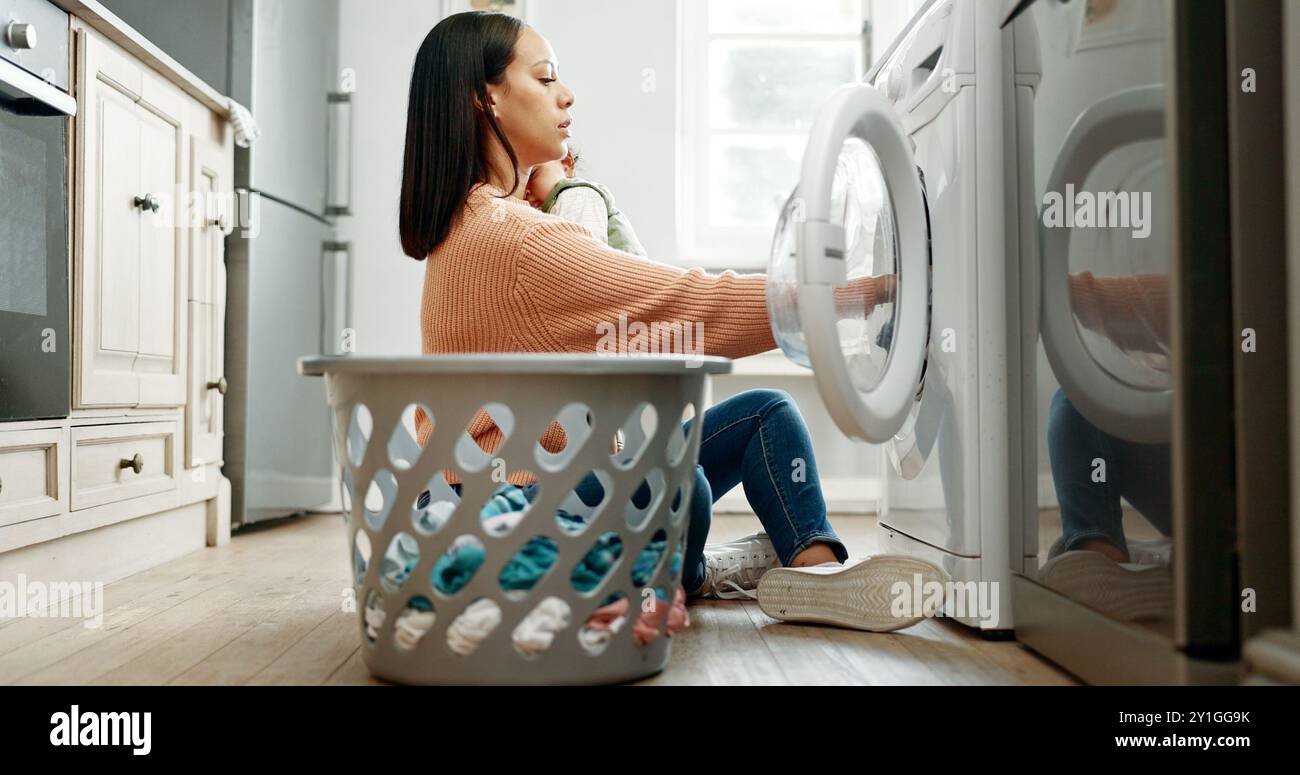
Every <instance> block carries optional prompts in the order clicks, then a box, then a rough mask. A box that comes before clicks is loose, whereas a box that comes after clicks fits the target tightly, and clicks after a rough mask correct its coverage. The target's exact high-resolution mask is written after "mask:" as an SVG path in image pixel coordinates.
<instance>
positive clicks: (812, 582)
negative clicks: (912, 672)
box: [758, 554, 947, 632]
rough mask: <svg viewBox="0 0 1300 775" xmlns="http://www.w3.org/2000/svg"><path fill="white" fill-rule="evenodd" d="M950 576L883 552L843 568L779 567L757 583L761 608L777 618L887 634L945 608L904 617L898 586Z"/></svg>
mask: <svg viewBox="0 0 1300 775" xmlns="http://www.w3.org/2000/svg"><path fill="white" fill-rule="evenodd" d="M946 578H947V577H946V576H945V574H944V572H943V570H942V569H941V568H939V567H938V566H937V565H934V564H932V563H929V562H926V561H925V560H921V559H918V558H916V557H910V556H907V555H902V554H881V555H876V556H874V557H867V558H866V559H864V560H859V561H857V562H853V561H850V564H847V565H840V564H839V563H837V562H827V563H822V564H821V565H810V566H807V567H802V568H778V569H777V570H774V571H772V572H771V573H768V574H767V575H766V576H764V577H763V580H762V582H761V583H760V584H759V585H758V605H759V607H760V608H762V609H763V613H765V614H767V615H768V616H770V617H772V618H773V619H781V620H783V621H788V622H813V623H816V624H830V625H835V626H837V627H848V628H851V629H855V630H868V631H871V632H888V631H890V630H898V629H902V628H903V627H910V626H911V625H913V624H916V623H917V622H919V621H921V620H922V619H924V618H925V617H926V616H927V615H931V616H933V615H936V614H937V613H938V611H939V610H942V606H943V603H942V601H941V600H936V601H934V602H935V603H937V608H936V610H930V611H913V610H911V609H912V606H911V605H910V601H911V600H912V595H911V594H910V593H909V594H908V600H909V604H908V605H906V606H904V607H903V610H904V611H905V613H903V614H900V613H898V609H899V607H898V606H895V605H894V603H895V598H896V597H897V586H896V585H898V584H900V583H901V584H903V585H904V586H905V587H906V588H907V589H908V590H911V589H912V588H913V587H914V586H915V585H916V584H917V582H918V581H919V582H920V584H921V589H922V590H924V589H926V588H927V587H926V586H925V585H928V584H929V583H930V582H938V583H940V584H942V583H943V582H944V580H945V579H946Z"/></svg>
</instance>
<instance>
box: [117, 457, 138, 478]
mask: <svg viewBox="0 0 1300 775" xmlns="http://www.w3.org/2000/svg"><path fill="white" fill-rule="evenodd" d="M118 468H129V469H131V470H132V471H134V472H135V473H137V474H138V473H140V472H141V471H143V470H144V458H143V457H141V456H140V453H139V452H137V453H135V457H133V458H131V459H130V460H127V459H126V458H122V462H121V463H119V464H118Z"/></svg>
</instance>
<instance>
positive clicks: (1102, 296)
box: [1069, 272, 1169, 353]
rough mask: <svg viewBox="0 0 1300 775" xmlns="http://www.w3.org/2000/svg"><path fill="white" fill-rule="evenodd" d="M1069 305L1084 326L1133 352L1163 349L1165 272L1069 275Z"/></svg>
mask: <svg viewBox="0 0 1300 775" xmlns="http://www.w3.org/2000/svg"><path fill="white" fill-rule="evenodd" d="M1069 283H1070V305H1071V307H1072V308H1073V310H1074V314H1075V316H1076V317H1077V318H1078V319H1079V322H1080V323H1081V324H1083V326H1084V327H1085V328H1088V329H1091V330H1093V331H1096V332H1098V333H1100V334H1102V335H1103V336H1105V337H1107V338H1108V339H1110V340H1111V341H1112V342H1114V343H1115V344H1116V345H1118V346H1119V347H1122V348H1123V349H1125V350H1129V351H1133V352H1152V353H1159V352H1163V351H1164V350H1165V349H1166V348H1167V346H1168V342H1169V276H1168V275H1164V274H1139V275H1133V276H1124V277H1096V276H1094V275H1093V274H1092V272H1079V273H1078V274H1072V275H1070V276H1069Z"/></svg>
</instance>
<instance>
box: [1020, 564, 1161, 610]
mask: <svg viewBox="0 0 1300 775" xmlns="http://www.w3.org/2000/svg"><path fill="white" fill-rule="evenodd" d="M1038 581H1039V583H1041V584H1042V585H1043V586H1045V587H1047V588H1048V589H1052V590H1055V591H1057V592H1060V593H1061V594H1062V595H1065V596H1066V597H1068V598H1070V599H1071V600H1075V601H1078V602H1080V603H1083V604H1084V605H1087V606H1090V607H1092V608H1095V609H1097V610H1098V611H1101V612H1102V613H1104V614H1108V615H1110V616H1113V617H1115V618H1116V619H1119V620H1121V621H1134V620H1137V619H1167V618H1169V617H1170V616H1171V615H1172V614H1173V608H1174V580H1173V574H1172V573H1170V571H1169V568H1168V566H1165V565H1158V564H1152V565H1139V564H1137V563H1131V562H1126V563H1118V562H1115V561H1114V560H1112V559H1110V558H1109V557H1107V556H1106V555H1104V554H1101V553H1100V552H1089V551H1084V550H1075V551H1070V552H1065V553H1064V554H1061V555H1058V556H1056V557H1053V558H1052V559H1050V560H1048V561H1047V562H1046V563H1044V564H1043V567H1042V568H1041V569H1040V570H1039V571H1038Z"/></svg>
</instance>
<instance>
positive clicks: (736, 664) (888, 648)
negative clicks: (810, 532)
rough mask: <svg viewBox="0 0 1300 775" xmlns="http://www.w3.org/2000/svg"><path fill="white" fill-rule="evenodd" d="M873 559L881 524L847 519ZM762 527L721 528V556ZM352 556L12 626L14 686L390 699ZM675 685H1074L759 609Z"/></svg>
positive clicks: (681, 672) (200, 573) (687, 640)
mask: <svg viewBox="0 0 1300 775" xmlns="http://www.w3.org/2000/svg"><path fill="white" fill-rule="evenodd" d="M834 522H835V525H836V529H837V530H838V531H839V532H840V534H841V536H842V537H843V538H844V540H845V543H847V544H848V546H849V551H850V553H851V554H852V555H853V556H855V557H857V556H862V555H865V554H868V553H870V552H871V551H872V550H873V549H874V538H873V537H874V535H875V528H874V522H873V520H871V519H869V518H865V517H841V518H838V519H835V520H834ZM757 527H758V523H757V521H756V520H755V519H754V518H752V517H740V516H719V517H716V518H715V522H714V526H713V530H712V532H711V534H710V540H714V541H721V540H728V539H730V538H734V537H737V536H740V535H744V534H746V533H750V532H754V531H755V530H756V529H757ZM347 588H348V567H347V553H346V550H345V545H344V538H343V526H342V524H341V520H340V519H339V517H338V515H336V514H335V515H314V516H311V517H304V518H299V519H293V520H288V521H285V522H281V523H279V524H275V525H269V526H266V527H262V528H258V529H254V530H251V531H246V532H243V533H239V534H236V536H235V537H234V538H233V539H232V541H231V543H230V544H229V545H228V546H224V547H220V548H216V549H205V550H202V551H199V552H195V553H193V554H191V555H188V556H186V557H183V558H181V559H179V560H175V561H173V562H170V563H168V564H166V565H163V566H160V567H158V568H154V569H152V570H149V571H145V572H143V573H139V574H136V575H135V576H131V577H129V578H126V579H124V580H122V581H119V582H116V583H114V584H110V585H108V586H107V587H105V588H104V601H103V611H104V619H103V624H102V626H101V627H99V628H86V627H84V626H83V625H82V622H81V621H80V620H78V619H69V618H22V619H12V620H9V621H6V622H5V623H3V625H0V684H14V683H17V684H165V683H174V684H379V683H382V682H380V681H376V680H374V679H372V678H371V677H370V675H369V674H368V673H367V671H366V668H365V665H364V663H363V662H362V658H361V653H360V650H359V642H358V628H357V622H356V616H357V614H356V613H345V612H344V611H343V610H342V608H343V606H342V605H341V603H342V599H343V594H344V590H345V589H347ZM690 612H691V619H692V626H691V628H690V629H688V630H687V631H685V632H683V633H680V634H679V635H677V636H676V638H674V644H673V656H672V660H671V662H670V664H669V667H668V669H667V670H665V671H664V672H663V673H661V674H660V675H658V676H655V677H653V678H651V679H649V680H647V681H645V683H651V684H1062V683H1065V684H1068V683H1074V681H1073V679H1071V678H1070V677H1069V676H1068V675H1066V674H1064V673H1062V672H1061V671H1059V670H1057V669H1056V668H1054V667H1052V666H1051V665H1050V664H1049V663H1047V662H1045V661H1043V660H1041V659H1040V658H1038V657H1036V656H1035V655H1033V654H1032V653H1031V652H1029V651H1027V650H1025V649H1024V648H1022V647H1021V646H1020V645H1018V644H1016V643H1013V642H988V641H985V640H983V639H981V638H980V637H979V636H978V635H976V634H975V633H974V632H973V631H972V630H970V629H968V628H966V627H963V626H962V625H960V624H957V623H954V622H951V621H947V620H929V621H925V622H922V623H921V624H919V625H917V626H915V627H912V628H909V629H907V630H903V631H901V632H897V633H891V634H880V633H863V632H856V631H849V630H840V629H835V628H831V627H818V626H808V625H790V624H784V623H781V622H778V621H776V620H774V619H770V618H768V617H767V616H765V615H764V614H763V613H762V611H760V610H759V608H758V605H757V604H756V603H751V602H740V601H711V602H699V603H695V604H693V605H692V606H691V608H690Z"/></svg>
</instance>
